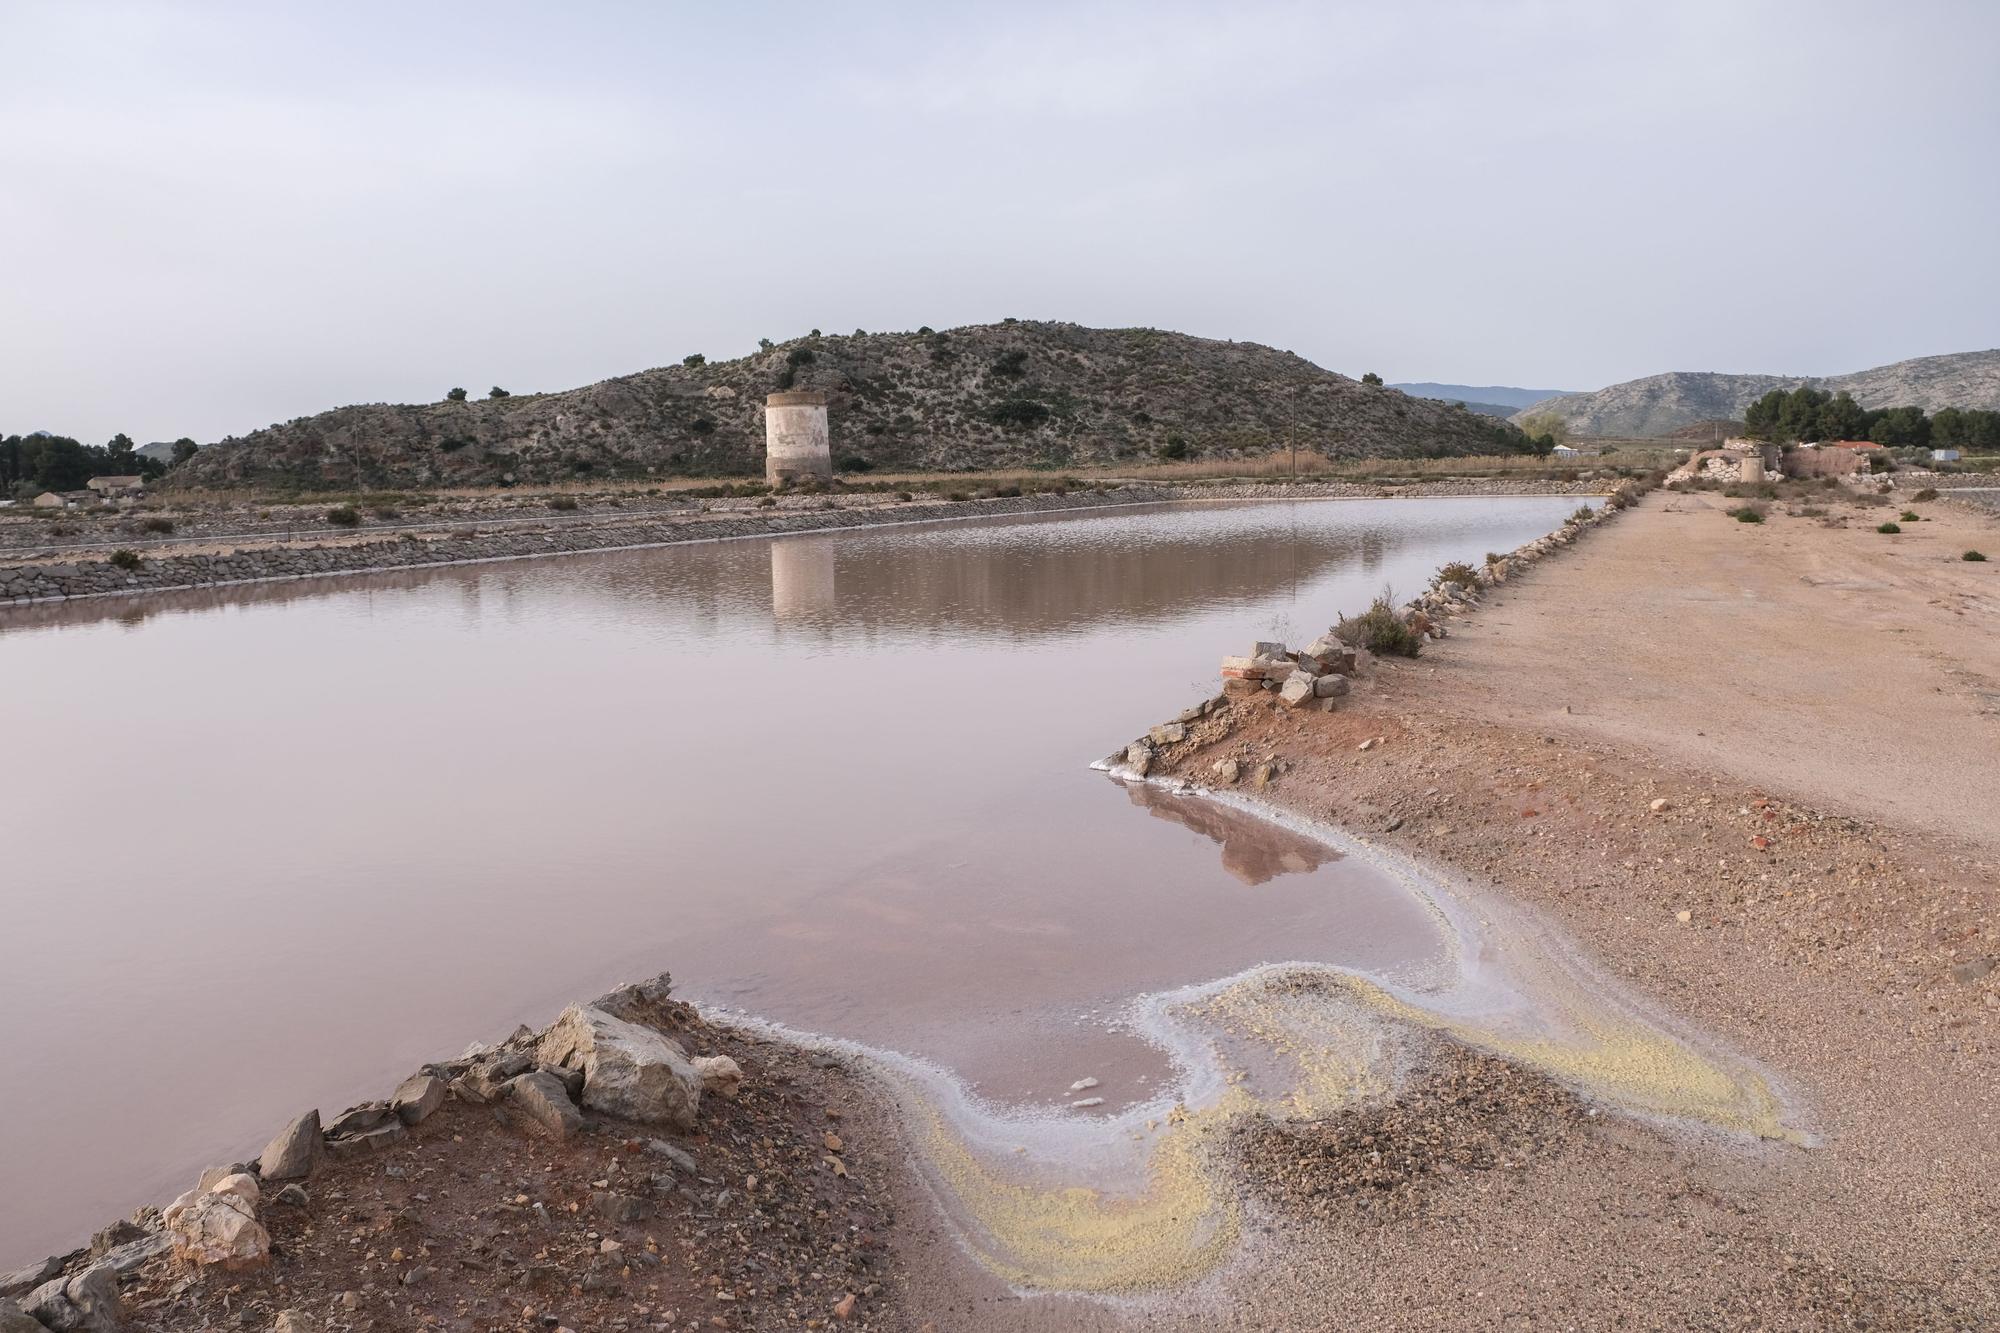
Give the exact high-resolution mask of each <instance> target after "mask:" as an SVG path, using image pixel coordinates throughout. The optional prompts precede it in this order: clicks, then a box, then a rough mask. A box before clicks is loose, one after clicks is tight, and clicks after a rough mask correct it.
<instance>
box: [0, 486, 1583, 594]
mask: <svg viewBox="0 0 2000 1333" xmlns="http://www.w3.org/2000/svg"><path fill="white" fill-rule="evenodd" d="M1605 489H1606V487H1605V484H1604V483H1601V482H1593V481H1573V482H1568V481H1528V482H1518V481H1517V482H1504V483H1494V482H1485V481H1470V480H1461V481H1439V482H1420V483H1415V484H1412V485H1409V486H1402V487H1383V486H1377V485H1360V484H1356V483H1351V482H1300V483H1297V484H1293V483H1290V482H1284V483H1277V484H1238V483H1232V484H1224V485H1176V486H1142V485H1128V486H1118V487H1114V488H1111V489H1106V490H1089V491H1055V490H1051V491H1048V492H1044V493H1041V494H1034V495H1020V496H993V497H990V498H969V499H965V500H957V501H954V500H940V501H928V500H916V499H912V500H909V501H897V500H891V499H886V498H884V497H878V496H872V495H871V496H868V497H866V498H865V500H863V501H861V502H858V503H849V504H838V503H836V502H833V501H825V502H823V503H824V505H825V506H826V507H824V508H821V509H814V510H799V509H796V508H787V509H784V510H778V511H774V512H771V513H768V514H764V513H761V512H760V510H759V508H758V507H756V506H754V505H733V506H729V507H722V506H713V507H711V508H710V509H708V510H707V511H702V512H694V511H690V512H686V513H679V514H672V515H660V514H657V513H653V514H647V515H643V516H641V517H639V518H637V519H636V520H629V519H619V518H617V517H615V516H610V515H606V516H604V520H603V521H602V522H594V523H590V524H568V523H565V524H562V525H554V524H551V525H549V526H547V527H541V528H533V527H530V528H528V529H527V530H512V531H492V532H481V531H478V530H477V529H476V527H475V528H452V527H448V526H440V527H439V528H438V529H437V530H435V531H429V532H423V533H418V532H409V531H405V532H400V533H398V534H397V535H395V536H386V535H385V536H381V537H377V538H373V539H369V538H367V537H366V536H365V535H364V536H363V537H361V538H359V539H356V538H341V539H338V540H336V539H332V538H319V539H313V540H308V541H305V542H303V543H282V544H280V543H273V544H262V543H236V544H234V545H230V544H227V543H221V542H217V543H215V545H216V547H217V549H215V550H195V551H191V552H189V553H187V554H175V553H174V552H173V550H172V548H167V549H166V550H165V551H162V552H160V553H157V554H146V553H140V552H137V551H133V552H124V553H111V552H106V553H104V555H103V556H102V557H101V558H93V559H76V560H59V561H30V562H23V563H19V564H13V565H0V606H5V605H8V604H13V605H32V604H36V603H45V602H56V601H65V600H72V599H77V598H84V597H120V596H134V595H139V594H144V593H149V592H168V591H174V590H178V589H187V588H215V587H231V586H237V585H242V584H251V583H265V582H276V581H284V580H291V579H306V578H321V577H326V576H331V575H350V574H374V573H385V572H389V571H394V570H408V569H415V568H421V567H427V566H432V565H464V564H480V563H486V562H491V561H500V560H525V559H535V558H539V557H546V556H553V555H567V554H576V553H581V552H592V551H595V552H605V551H624V550H639V549H647V548H652V547H660V546H672V545H678V544H681V543H686V542H705V541H725V540H737V539H744V538H756V537H771V536H782V535H786V534H791V533H803V532H830V531H840V530H843V529H852V528H864V527H875V526H880V525H886V524H901V523H930V522H939V521H944V520H965V519H975V518H991V517H1001V516H1007V515H1014V514H1048V513H1063V512H1082V511H1088V510H1093V509H1104V508H1115V507H1123V506H1128V505H1144V504H1160V503H1165V502H1171V501H1186V500H1250V499H1382V498H1392V497H1409V498H1423V497H1451V496H1459V497H1463V496H1517V495H1579V496H1582V495H1595V494H1602V493H1604V491H1605ZM120 555H124V556H129V557H130V558H129V559H127V560H125V561H123V562H122V563H121V562H120V560H119V558H118V557H119V556H120Z"/></svg>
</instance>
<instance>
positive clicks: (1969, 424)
mask: <svg viewBox="0 0 2000 1333" xmlns="http://www.w3.org/2000/svg"><path fill="white" fill-rule="evenodd" d="M1743 426H1744V431H1745V433H1746V434H1748V435H1749V436H1750V437H1751V438H1752V439H1757V440H1771V441H1774V442H1777V443H1783V444H1791V443H1795V442H1797V441H1800V440H1809V441H1825V440H1872V441H1874V442H1875V443H1876V444H1880V445H1885V446H1887V447H1889V448H1892V449H1922V448H1932V449H1973V450H1987V449H1996V450H2000V412H1987V411H1982V410H1980V409H1978V408H1971V409H1966V408H1957V407H1945V408H1940V409H1938V410H1937V411H1936V412H1933V413H1929V414H1926V413H1925V412H1924V410H1923V409H1922V408H1921V407H1863V406H1862V405H1861V404H1859V403H1857V402H1855V401H1854V398H1853V396H1852V395H1850V394H1849V393H1848V392H1847V391H1846V390H1844V389H1843V390H1842V391H1841V392H1839V393H1837V394H1834V393H1828V392H1827V391H1826V390H1824V389H1815V388H1812V387H1811V386H1809V385H1804V384H1801V385H1800V386H1799V387H1798V388H1796V389H1791V390H1785V389H1773V390H1771V392H1769V393H1767V394H1765V395H1764V396H1763V397H1762V398H1759V399H1758V400H1757V401H1756V402H1754V403H1752V404H1750V408H1749V410H1748V411H1746V412H1744V414H1743Z"/></svg>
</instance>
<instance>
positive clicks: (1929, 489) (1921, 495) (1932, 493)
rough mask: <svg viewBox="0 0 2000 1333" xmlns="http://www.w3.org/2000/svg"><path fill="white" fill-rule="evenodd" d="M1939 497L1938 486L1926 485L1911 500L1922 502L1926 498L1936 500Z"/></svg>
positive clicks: (1916, 502) (1917, 502)
mask: <svg viewBox="0 0 2000 1333" xmlns="http://www.w3.org/2000/svg"><path fill="white" fill-rule="evenodd" d="M1937 498H1938V496H1937V487H1935V486H1926V487H1924V488H1923V489H1922V490H1920V491H1918V492H1917V493H1916V494H1915V495H1913V496H1911V497H1910V500H1911V502H1912V503H1915V504H1921V503H1923V502H1924V501H1925V500H1935V499H1937Z"/></svg>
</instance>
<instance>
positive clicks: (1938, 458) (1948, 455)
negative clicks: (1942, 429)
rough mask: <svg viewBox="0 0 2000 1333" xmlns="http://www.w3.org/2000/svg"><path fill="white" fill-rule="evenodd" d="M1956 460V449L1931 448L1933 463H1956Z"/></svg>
mask: <svg viewBox="0 0 2000 1333" xmlns="http://www.w3.org/2000/svg"><path fill="white" fill-rule="evenodd" d="M1957 461H1958V450H1956V449H1933V450H1931V462H1933V463H1956V462H1957Z"/></svg>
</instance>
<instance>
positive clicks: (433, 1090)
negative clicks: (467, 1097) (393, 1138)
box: [389, 1073, 445, 1125]
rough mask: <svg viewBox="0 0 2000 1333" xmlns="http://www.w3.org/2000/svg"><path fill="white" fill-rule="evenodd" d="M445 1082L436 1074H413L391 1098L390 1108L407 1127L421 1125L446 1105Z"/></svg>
mask: <svg viewBox="0 0 2000 1333" xmlns="http://www.w3.org/2000/svg"><path fill="white" fill-rule="evenodd" d="M444 1095H445V1085H444V1080H443V1079H441V1078H439V1077H438V1076H437V1075H435V1074H431V1073H421V1074H412V1075H410V1076H409V1077H408V1078H406V1079H404V1080H403V1083H402V1086H401V1087H399V1088H397V1089H396V1091H395V1093H394V1094H393V1095H391V1096H390V1098H389V1105H390V1107H391V1108H392V1109H393V1110H394V1111H395V1112H396V1116H397V1118H398V1119H400V1120H401V1121H402V1122H403V1123H404V1124H406V1125H416V1124H421V1123H423V1122H424V1121H425V1120H428V1119H430V1117H431V1115H432V1114H433V1113H434V1112H436V1110H437V1109H438V1107H440V1106H443V1105H444Z"/></svg>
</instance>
